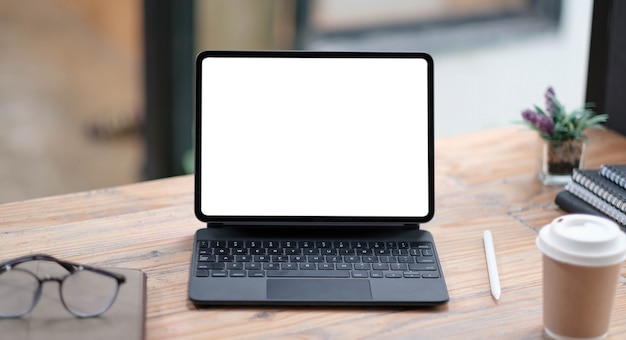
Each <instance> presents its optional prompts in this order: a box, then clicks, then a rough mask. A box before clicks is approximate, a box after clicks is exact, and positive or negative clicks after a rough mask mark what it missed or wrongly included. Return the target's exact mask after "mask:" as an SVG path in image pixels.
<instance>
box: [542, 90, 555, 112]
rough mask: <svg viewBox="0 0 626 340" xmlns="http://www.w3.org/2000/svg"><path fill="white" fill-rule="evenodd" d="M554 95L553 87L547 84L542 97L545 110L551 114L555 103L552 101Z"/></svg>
mask: <svg viewBox="0 0 626 340" xmlns="http://www.w3.org/2000/svg"><path fill="white" fill-rule="evenodd" d="M554 96H556V93H555V92H554V88H553V87H552V86H549V87H548V89H547V90H546V93H545V95H544V97H545V98H546V111H548V114H549V115H552V114H553V113H554V107H555V105H554V101H553V100H552V98H554Z"/></svg>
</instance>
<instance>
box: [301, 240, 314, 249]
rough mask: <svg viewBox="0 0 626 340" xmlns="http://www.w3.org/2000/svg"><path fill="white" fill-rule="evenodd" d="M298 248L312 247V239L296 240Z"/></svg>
mask: <svg viewBox="0 0 626 340" xmlns="http://www.w3.org/2000/svg"><path fill="white" fill-rule="evenodd" d="M298 245H299V246H300V248H313V247H314V246H315V243H314V242H313V241H300V242H298Z"/></svg>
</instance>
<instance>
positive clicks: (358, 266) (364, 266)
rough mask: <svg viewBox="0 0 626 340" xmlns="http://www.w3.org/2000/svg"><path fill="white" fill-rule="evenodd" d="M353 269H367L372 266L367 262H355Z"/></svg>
mask: <svg viewBox="0 0 626 340" xmlns="http://www.w3.org/2000/svg"><path fill="white" fill-rule="evenodd" d="M354 269H356V270H369V269H372V266H371V265H370V264H369V263H355V264H354Z"/></svg>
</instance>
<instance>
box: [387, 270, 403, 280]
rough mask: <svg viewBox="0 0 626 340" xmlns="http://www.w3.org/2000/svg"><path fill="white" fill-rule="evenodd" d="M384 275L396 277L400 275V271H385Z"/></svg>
mask: <svg viewBox="0 0 626 340" xmlns="http://www.w3.org/2000/svg"><path fill="white" fill-rule="evenodd" d="M385 277H387V278H392V279H398V278H401V277H402V272H385Z"/></svg>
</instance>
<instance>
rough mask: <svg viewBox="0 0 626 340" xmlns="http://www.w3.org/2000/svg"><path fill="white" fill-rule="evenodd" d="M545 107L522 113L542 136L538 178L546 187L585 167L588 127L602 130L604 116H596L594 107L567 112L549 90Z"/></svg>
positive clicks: (558, 182) (586, 105)
mask: <svg viewBox="0 0 626 340" xmlns="http://www.w3.org/2000/svg"><path fill="white" fill-rule="evenodd" d="M545 100H546V107H545V110H542V109H541V108H539V107H538V106H537V105H535V106H534V110H531V109H526V110H524V111H522V118H523V119H524V123H526V125H528V126H529V127H530V128H531V129H533V130H535V131H537V132H538V133H539V136H540V137H541V143H540V153H539V167H538V168H539V178H540V179H541V181H542V182H543V183H544V184H547V185H564V184H566V183H567V181H569V178H570V176H571V174H572V171H573V170H574V169H575V168H582V167H584V161H585V153H586V148H587V136H586V135H585V133H584V131H585V130H586V129H587V128H602V125H601V124H602V123H604V122H606V121H607V119H608V116H607V115H606V114H595V113H594V112H593V104H592V103H587V104H585V106H584V107H583V108H582V109H578V110H574V111H572V112H570V113H568V112H567V111H566V110H565V107H564V106H563V105H562V104H561V102H559V100H558V99H557V98H556V94H555V92H554V89H553V88H552V87H548V89H547V90H546V93H545Z"/></svg>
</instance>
